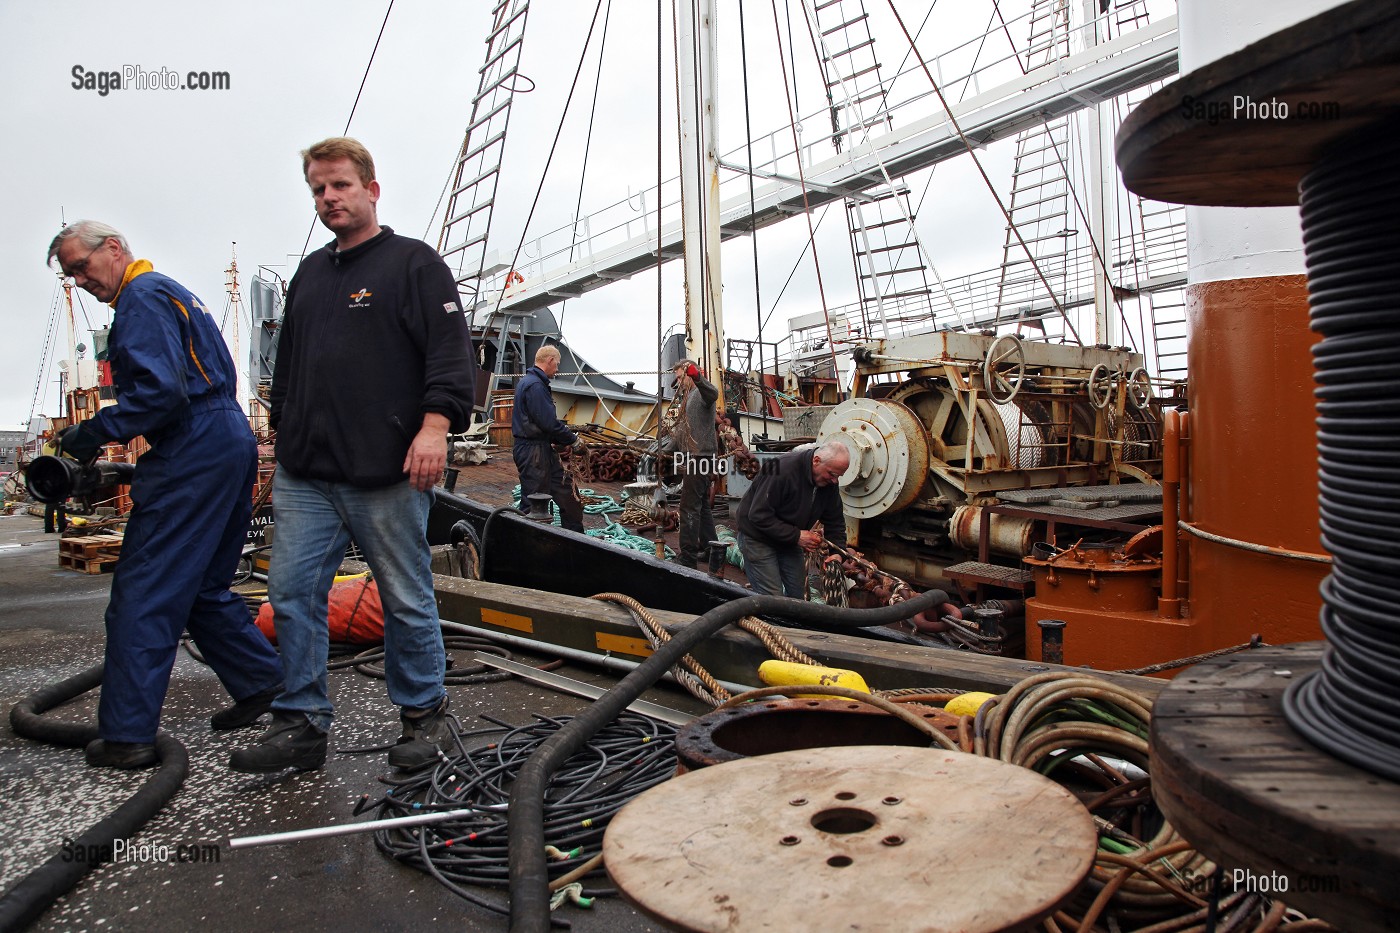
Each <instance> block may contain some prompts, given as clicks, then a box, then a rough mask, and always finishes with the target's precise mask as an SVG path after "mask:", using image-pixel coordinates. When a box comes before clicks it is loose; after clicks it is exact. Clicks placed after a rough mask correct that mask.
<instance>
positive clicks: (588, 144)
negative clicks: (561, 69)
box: [557, 0, 659, 333]
mask: <svg viewBox="0 0 1400 933" xmlns="http://www.w3.org/2000/svg"><path fill="white" fill-rule="evenodd" d="M611 18H612V0H608V8H607V9H606V10H604V11H603V35H602V36H601V37H600V38H599V40H598V72H597V74H595V75H594V76H593V105H592V106H591V107H590V108H589V110H588V130H587V132H586V133H585V134H584V137H583V164H582V165H581V166H580V167H579V173H578V198H577V199H576V200H575V201H574V228H575V229H574V230H573V231H571V235H570V237H569V262H573V261H574V250H575V249H577V244H578V229H577V228H578V218H579V212H580V211H582V210H583V184H584V182H585V181H586V180H587V178H588V153H589V150H591V149H592V147H593V121H594V119H595V118H596V117H597V116H598V88H599V87H600V86H601V85H602V83H603V59H604V57H605V55H606V52H607V48H608V21H609V20H610V19H611ZM658 190H659V189H658ZM568 307H569V300H568V299H567V298H566V299H564V300H563V301H562V302H560V303H559V318H558V321H557V323H558V325H559V332H560V333H563V331H564V311H565V309H567V308H568Z"/></svg>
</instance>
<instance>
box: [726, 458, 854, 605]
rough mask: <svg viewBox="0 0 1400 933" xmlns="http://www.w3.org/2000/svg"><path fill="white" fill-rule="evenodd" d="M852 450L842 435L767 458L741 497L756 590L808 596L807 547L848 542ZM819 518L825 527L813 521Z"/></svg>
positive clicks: (747, 568)
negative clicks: (846, 503)
mask: <svg viewBox="0 0 1400 933" xmlns="http://www.w3.org/2000/svg"><path fill="white" fill-rule="evenodd" d="M850 464H851V453H850V451H849V450H848V449H847V448H846V445H845V444H843V443H841V442H840V441H828V442H827V443H826V444H823V445H822V446H821V447H816V448H807V449H802V448H799V449H797V450H794V451H791V452H789V453H786V454H783V456H781V457H779V458H778V459H777V460H773V461H769V462H768V463H765V464H764V468H763V470H761V471H760V472H759V475H758V476H757V477H756V478H755V479H754V481H753V485H752V486H750V487H749V491H748V492H746V493H745V494H744V498H743V500H742V501H741V502H740V503H739V531H738V539H739V550H740V551H741V552H742V553H743V555H744V572H745V573H746V574H748V578H749V583H750V584H751V585H752V586H753V591H754V592H755V593H758V594H759V595H762V596H789V597H791V598H793V599H805V598H806V596H807V573H806V566H805V564H806V562H805V560H804V559H803V554H804V552H810V551H815V550H816V549H817V548H818V547H820V546H821V542H822V538H823V537H825V538H826V539H827V540H828V541H832V542H834V543H836V544H841V545H844V544H845V543H846V517H845V513H844V511H843V510H842V507H841V488H840V487H839V486H838V485H837V483H838V481H839V480H840V479H841V475H842V474H843V473H845V472H846V468H847V467H849V466H850ZM818 521H820V522H821V523H822V532H821V534H818V533H817V532H816V531H814V530H813V526H814V525H816V523H817V522H818Z"/></svg>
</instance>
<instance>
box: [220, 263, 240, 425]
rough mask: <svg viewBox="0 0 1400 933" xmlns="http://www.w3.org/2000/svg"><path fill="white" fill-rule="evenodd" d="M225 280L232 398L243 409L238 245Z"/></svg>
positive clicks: (225, 272) (226, 271)
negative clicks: (228, 320)
mask: <svg viewBox="0 0 1400 933" xmlns="http://www.w3.org/2000/svg"><path fill="white" fill-rule="evenodd" d="M224 274H225V275H226V276H227V278H226V279H225V280H224V288H225V290H226V291H227V292H228V305H229V317H230V318H232V320H233V334H232V336H231V337H230V338H229V349H230V350H232V351H233V352H232V355H233V397H234V398H236V399H238V407H239V408H242V407H243V398H244V395H243V367H242V365H241V364H240V363H239V361H238V322H239V320H240V319H241V318H242V317H243V293H242V291H240V289H239V286H238V244H237V243H236V242H235V243H234V244H233V260H232V261H231V262H230V263H229V266H228V268H227V269H225V270H224Z"/></svg>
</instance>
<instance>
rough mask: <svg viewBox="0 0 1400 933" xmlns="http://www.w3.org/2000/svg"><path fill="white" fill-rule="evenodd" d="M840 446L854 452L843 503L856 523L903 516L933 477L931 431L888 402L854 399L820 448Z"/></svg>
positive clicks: (830, 420) (840, 410)
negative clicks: (930, 470)
mask: <svg viewBox="0 0 1400 933" xmlns="http://www.w3.org/2000/svg"><path fill="white" fill-rule="evenodd" d="M828 441H840V442H841V443H843V444H845V445H846V448H847V449H848V450H850V452H851V465H850V467H849V468H848V469H847V470H846V472H845V473H844V474H842V476H841V480H840V483H841V499H842V501H843V502H844V504H845V507H846V512H847V513H848V514H850V515H853V516H855V517H856V518H873V517H875V516H877V515H884V514H885V513H887V512H898V511H899V510H900V509H902V508H904V507H905V506H907V505H909V503H911V502H913V501H914V499H915V498H917V497H918V495H919V490H920V489H922V488H923V485H924V480H925V479H926V478H927V477H928V466H929V438H928V432H927V431H925V430H924V426H923V424H922V423H920V421H919V418H918V416H917V415H915V414H914V412H912V411H911V410H909V409H908V408H907V407H905V406H904V405H901V404H900V403H899V402H892V401H889V400H888V399H873V398H853V399H850V400H848V401H845V402H842V403H841V404H840V405H837V406H836V407H835V408H833V409H832V410H831V412H830V413H829V414H828V415H827V416H826V419H825V420H823V421H822V426H821V429H820V430H819V431H818V432H817V444H818V445H821V444H825V443H827V442H828Z"/></svg>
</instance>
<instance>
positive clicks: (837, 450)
mask: <svg viewBox="0 0 1400 933" xmlns="http://www.w3.org/2000/svg"><path fill="white" fill-rule="evenodd" d="M814 456H817V457H820V458H821V460H822V462H823V463H830V462H831V461H832V460H845V461H846V462H847V463H850V462H851V448H849V447H847V446H846V445H845V444H843V443H842V442H841V441H827V442H826V443H825V444H823V445H821V446H820V447H818V448H817V449H816V452H815V454H814Z"/></svg>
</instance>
